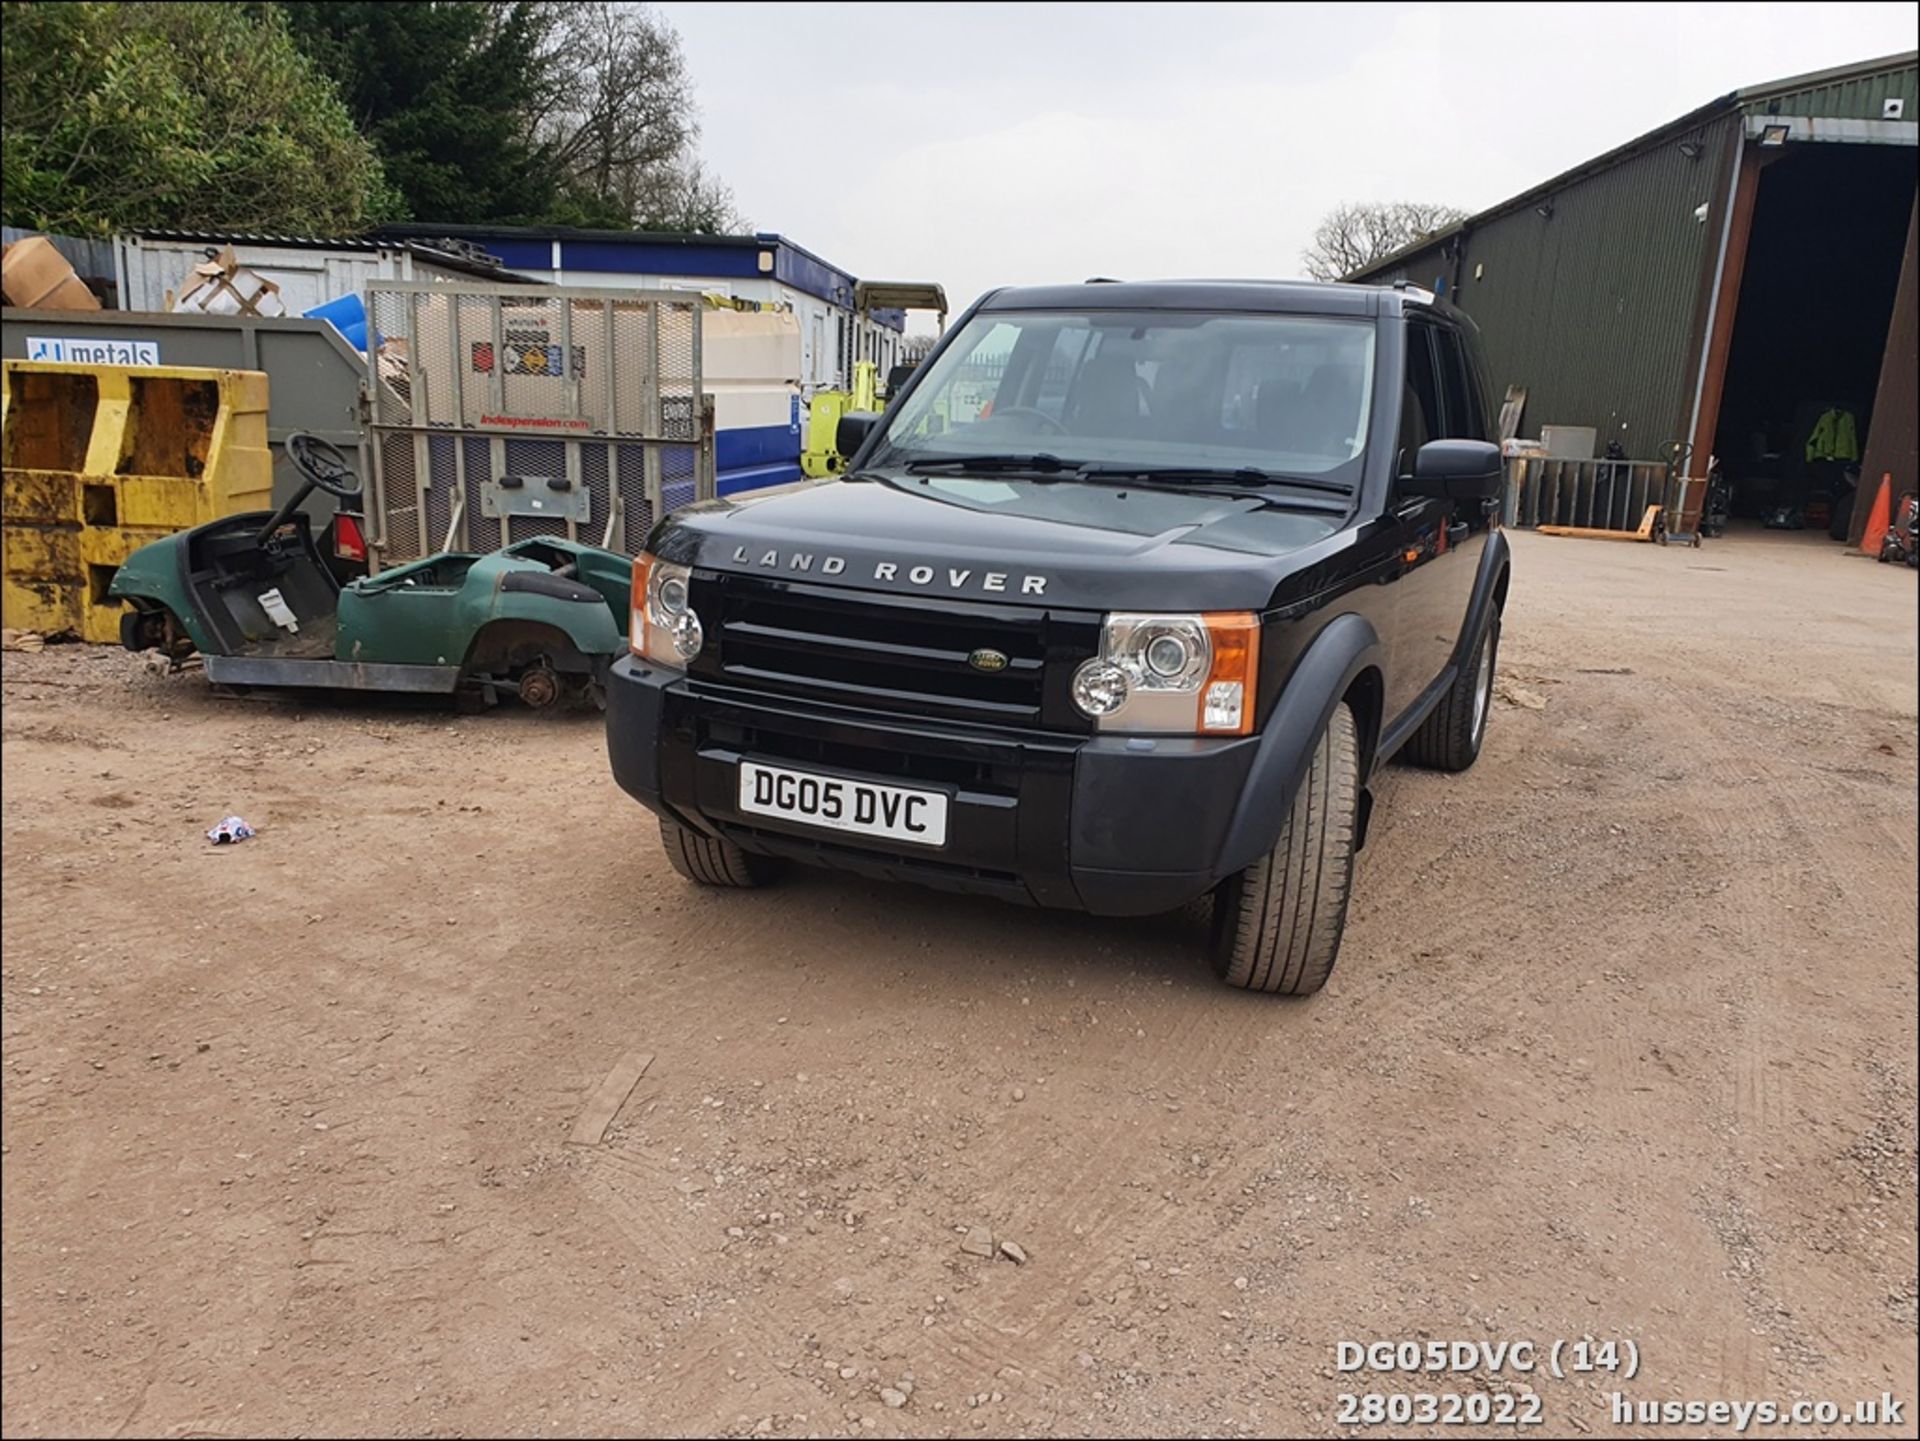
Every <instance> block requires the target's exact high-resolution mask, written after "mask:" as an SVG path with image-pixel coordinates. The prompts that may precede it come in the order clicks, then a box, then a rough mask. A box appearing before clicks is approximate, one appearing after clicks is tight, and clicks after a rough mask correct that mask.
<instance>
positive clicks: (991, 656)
mask: <svg viewBox="0 0 1920 1441" xmlns="http://www.w3.org/2000/svg"><path fill="white" fill-rule="evenodd" d="M967 664H968V665H970V666H972V667H973V668H974V669H975V670H988V671H992V670H1005V669H1006V668H1007V658H1006V657H1005V656H1004V655H1002V654H1001V653H1000V652H999V651H997V650H988V649H987V648H986V647H985V646H982V647H981V648H980V649H979V650H977V651H975V652H974V653H973V654H972V655H970V656H968V657H967Z"/></svg>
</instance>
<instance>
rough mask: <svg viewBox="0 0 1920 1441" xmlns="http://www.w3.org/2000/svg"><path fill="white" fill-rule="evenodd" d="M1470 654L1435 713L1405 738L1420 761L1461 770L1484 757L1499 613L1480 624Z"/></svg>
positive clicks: (1409, 751)
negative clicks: (1477, 636) (1482, 747)
mask: <svg viewBox="0 0 1920 1441" xmlns="http://www.w3.org/2000/svg"><path fill="white" fill-rule="evenodd" d="M1469 654H1470V655H1471V656H1472V657H1473V659H1472V660H1471V661H1469V662H1468V663H1467V665H1466V666H1465V668H1463V669H1462V670H1461V671H1460V673H1459V674H1458V675H1456V676H1455V677H1454V678H1453V684H1452V685H1450V686H1449V687H1447V693H1446V695H1445V696H1443V697H1442V698H1441V701H1440V704H1439V705H1437V706H1435V707H1434V708H1433V714H1432V715H1430V716H1428V717H1427V718H1426V720H1425V721H1423V722H1421V725H1420V729H1419V730H1417V731H1415V732H1414V733H1413V739H1412V740H1410V741H1408V742H1407V748H1406V751H1405V752H1404V754H1405V755H1406V758H1407V759H1408V760H1410V761H1412V762H1413V763H1414V764H1415V765H1417V766H1426V767H1427V768H1428V769H1429V770H1436V771H1463V770H1465V769H1466V768H1467V767H1468V766H1470V765H1472V764H1473V763H1474V762H1475V761H1476V760H1478V759H1479V758H1480V744H1481V742H1482V741H1484V740H1485V739H1486V736H1487V716H1488V714H1489V713H1490V712H1491V711H1492V710H1493V669H1494V664H1495V662H1496V661H1497V660H1498V659H1499V655H1500V614H1499V612H1498V611H1495V612H1494V613H1493V614H1492V615H1491V616H1489V617H1488V618H1487V621H1486V623H1485V624H1484V625H1483V626H1482V627H1481V628H1480V635H1479V638H1478V640H1477V641H1476V643H1475V645H1474V648H1473V649H1472V651H1470V652H1469Z"/></svg>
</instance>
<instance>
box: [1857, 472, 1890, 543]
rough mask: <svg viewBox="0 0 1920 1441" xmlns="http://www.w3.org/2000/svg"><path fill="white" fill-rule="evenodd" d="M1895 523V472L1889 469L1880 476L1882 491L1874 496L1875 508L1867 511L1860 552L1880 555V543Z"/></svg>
mask: <svg viewBox="0 0 1920 1441" xmlns="http://www.w3.org/2000/svg"><path fill="white" fill-rule="evenodd" d="M1892 524H1893V472H1892V471H1888V472H1887V473H1886V474H1885V475H1883V476H1881V477H1880V493H1879V494H1878V495H1876V496H1875V497H1874V498H1873V509H1872V510H1870V511H1868V512H1867V528H1866V530H1865V531H1864V532H1862V533H1861V536H1860V553H1861V554H1862V555H1870V556H1873V557H1874V558H1875V559H1876V560H1877V559H1878V558H1879V556H1880V543H1881V542H1882V541H1883V540H1885V539H1886V538H1887V527H1889V526H1890V525H1892Z"/></svg>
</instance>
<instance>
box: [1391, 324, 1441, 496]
mask: <svg viewBox="0 0 1920 1441" xmlns="http://www.w3.org/2000/svg"><path fill="white" fill-rule="evenodd" d="M1433 338H1434V330H1433V327H1432V326H1431V325H1426V324H1423V323H1422V322H1420V321H1417V320H1416V321H1412V322H1409V324H1408V325H1407V387H1406V394H1405V396H1403V397H1402V399H1401V405H1400V463H1399V467H1398V469H1397V471H1396V472H1395V473H1396V474H1398V475H1411V474H1412V473H1413V457H1414V456H1415V454H1417V453H1418V451H1419V449H1420V447H1421V446H1423V445H1425V444H1426V443H1427V442H1428V441H1430V440H1434V439H1436V438H1438V437H1439V436H1441V435H1443V434H1445V432H1444V431H1443V430H1442V429H1441V421H1440V385H1439V382H1438V381H1437V380H1436V379H1435V377H1434V361H1433Z"/></svg>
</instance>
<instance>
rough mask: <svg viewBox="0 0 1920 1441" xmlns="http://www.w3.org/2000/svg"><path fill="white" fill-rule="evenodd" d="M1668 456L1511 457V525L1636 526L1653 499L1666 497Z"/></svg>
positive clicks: (1508, 513)
mask: <svg viewBox="0 0 1920 1441" xmlns="http://www.w3.org/2000/svg"><path fill="white" fill-rule="evenodd" d="M1666 491H1667V463H1666V462H1665V461H1664V460H1554V459H1550V458H1548V457H1546V456H1537V455H1516V456H1512V457H1509V459H1508V460H1507V493H1506V503H1505V507H1504V519H1505V521H1506V523H1507V524H1508V525H1512V526H1523V527H1531V526H1536V525H1577V526H1585V527H1588V528H1591V529H1594V530H1635V529H1637V528H1638V527H1639V525H1640V520H1641V517H1642V516H1644V515H1645V514H1646V513H1647V507H1648V506H1650V505H1663V504H1665V502H1666Z"/></svg>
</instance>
